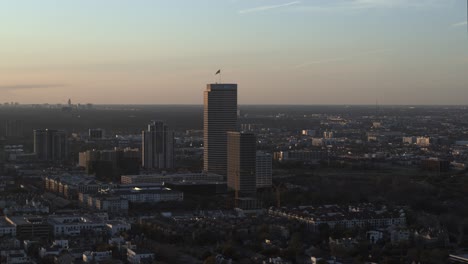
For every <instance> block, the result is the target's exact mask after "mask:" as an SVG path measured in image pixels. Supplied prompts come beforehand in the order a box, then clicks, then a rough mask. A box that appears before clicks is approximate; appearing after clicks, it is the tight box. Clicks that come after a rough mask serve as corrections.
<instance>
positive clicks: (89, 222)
mask: <svg viewBox="0 0 468 264" xmlns="http://www.w3.org/2000/svg"><path fill="white" fill-rule="evenodd" d="M48 223H49V225H50V226H51V227H52V233H53V235H54V236H55V237H57V236H64V235H65V236H77V235H79V234H80V233H81V231H83V230H94V231H103V230H105V228H106V224H105V222H104V220H103V219H102V218H100V217H98V216H97V215H87V216H84V215H74V216H55V215H51V216H49V219H48Z"/></svg>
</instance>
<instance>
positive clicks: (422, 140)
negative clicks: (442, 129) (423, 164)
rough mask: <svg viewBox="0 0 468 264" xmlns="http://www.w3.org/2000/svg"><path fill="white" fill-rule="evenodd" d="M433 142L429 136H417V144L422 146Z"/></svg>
mask: <svg viewBox="0 0 468 264" xmlns="http://www.w3.org/2000/svg"><path fill="white" fill-rule="evenodd" d="M430 144H431V140H430V138H429V137H417V138H416V145H418V146H421V147H428V146H429V145H430Z"/></svg>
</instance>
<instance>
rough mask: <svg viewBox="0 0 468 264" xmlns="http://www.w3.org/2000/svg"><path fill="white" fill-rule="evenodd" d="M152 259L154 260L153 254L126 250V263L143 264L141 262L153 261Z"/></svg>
mask: <svg viewBox="0 0 468 264" xmlns="http://www.w3.org/2000/svg"><path fill="white" fill-rule="evenodd" d="M153 259H154V254H153V253H149V252H143V251H139V250H137V249H130V248H127V261H128V262H129V263H130V264H140V263H143V261H147V260H153ZM145 263H146V262H145Z"/></svg>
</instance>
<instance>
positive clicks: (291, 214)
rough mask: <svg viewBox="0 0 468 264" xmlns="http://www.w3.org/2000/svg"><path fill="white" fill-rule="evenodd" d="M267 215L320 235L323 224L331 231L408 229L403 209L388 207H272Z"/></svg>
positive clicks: (360, 205) (361, 205)
mask: <svg viewBox="0 0 468 264" xmlns="http://www.w3.org/2000/svg"><path fill="white" fill-rule="evenodd" d="M268 213H269V214H270V215H273V216H278V217H282V218H287V219H290V220H296V221H299V222H301V223H304V224H305V225H306V226H307V228H308V229H309V230H311V231H318V230H319V227H320V226H321V225H324V224H326V225H328V226H329V227H330V228H332V229H333V228H344V229H353V228H356V227H367V228H381V227H390V226H398V227H405V226H406V214H405V212H404V210H403V209H388V208H387V207H385V206H383V207H381V208H378V207H377V206H375V205H373V204H358V205H355V206H340V205H323V206H318V207H312V206H300V207H298V208H274V207H272V208H270V209H269V210H268Z"/></svg>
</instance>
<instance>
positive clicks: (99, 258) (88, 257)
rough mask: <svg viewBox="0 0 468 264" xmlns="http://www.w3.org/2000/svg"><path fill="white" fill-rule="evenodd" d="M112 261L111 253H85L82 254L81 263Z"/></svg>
mask: <svg viewBox="0 0 468 264" xmlns="http://www.w3.org/2000/svg"><path fill="white" fill-rule="evenodd" d="M110 260H112V251H110V250H109V251H92V252H91V251H85V252H83V263H101V262H103V261H110Z"/></svg>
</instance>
